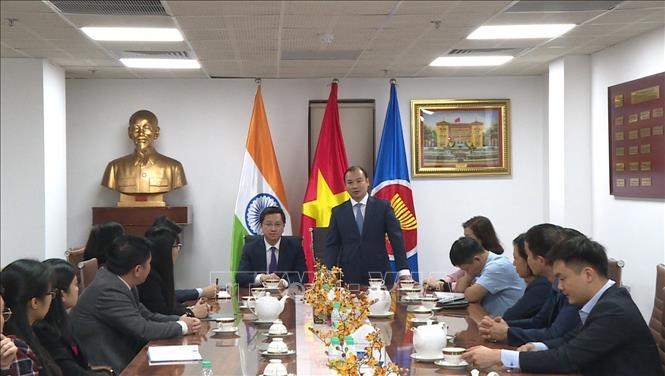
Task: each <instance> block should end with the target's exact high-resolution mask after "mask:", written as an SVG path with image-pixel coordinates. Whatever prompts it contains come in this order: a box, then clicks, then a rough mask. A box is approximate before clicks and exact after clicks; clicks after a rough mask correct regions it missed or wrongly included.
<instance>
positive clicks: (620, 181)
mask: <svg viewBox="0 0 665 376" xmlns="http://www.w3.org/2000/svg"><path fill="white" fill-rule="evenodd" d="M625 186H626V180H625V179H617V187H625Z"/></svg>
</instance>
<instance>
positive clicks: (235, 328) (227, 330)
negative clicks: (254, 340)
mask: <svg viewBox="0 0 665 376" xmlns="http://www.w3.org/2000/svg"><path fill="white" fill-rule="evenodd" d="M212 331H213V332H215V333H235V332H237V331H238V327H237V326H234V327H233V328H230V329H222V328H215V329H213V330H212Z"/></svg>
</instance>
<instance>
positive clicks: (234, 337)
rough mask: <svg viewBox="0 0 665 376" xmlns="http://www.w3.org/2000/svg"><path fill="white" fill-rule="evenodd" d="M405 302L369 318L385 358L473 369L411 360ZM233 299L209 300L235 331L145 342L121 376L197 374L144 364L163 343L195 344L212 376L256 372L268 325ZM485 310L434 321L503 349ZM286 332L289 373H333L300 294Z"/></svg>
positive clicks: (414, 370) (429, 369)
mask: <svg viewBox="0 0 665 376" xmlns="http://www.w3.org/2000/svg"><path fill="white" fill-rule="evenodd" d="M247 292H248V291H247V290H245V289H240V291H239V293H238V296H242V295H247ZM409 306H410V304H408V303H407V302H404V301H403V298H402V296H401V295H400V294H399V292H398V291H393V293H392V303H391V311H393V312H395V315H394V316H393V317H392V318H381V319H376V318H372V319H370V320H371V322H372V324H374V325H375V326H376V327H377V328H378V329H380V333H381V335H382V337H383V339H384V341H385V343H386V344H387V345H386V353H387V355H388V357H389V359H390V360H391V361H392V362H394V363H396V364H397V365H399V366H400V367H401V368H403V369H405V370H407V371H406V372H405V373H406V374H409V375H468V374H469V373H470V371H471V369H472V367H467V368H461V369H459V368H458V369H448V368H442V367H439V366H437V365H435V364H433V363H425V362H417V361H415V360H413V359H411V356H410V355H411V353H412V352H413V345H412V341H413V332H412V330H411V327H412V325H413V323H412V322H411V321H410V319H411V318H412V317H413V314H412V313H411V312H409V310H408V307H409ZM238 307H239V306H238V299H236V298H233V299H218V300H217V302H216V303H215V304H213V312H215V316H235V318H236V325H237V326H238V330H237V332H236V333H231V334H226V333H215V332H214V331H213V329H215V328H216V326H217V324H216V322H215V321H203V323H202V328H201V332H200V333H199V334H198V335H188V336H184V337H181V338H172V339H162V340H154V341H151V342H150V343H148V344H147V345H146V346H145V347H144V348H143V349H142V350H141V351H140V352H139V353H138V354H137V355H136V357H135V358H134V359H133V360H132V362H131V363H130V364H129V365H128V366H127V368H125V369H124V370H123V372H122V373H121V375H126V376H129V375H141V376H144V375H146V376H148V375H155V376H156V375H159V376H179V375H186V376H189V375H191V376H198V375H200V374H201V365H200V363H192V364H172V365H157V366H155V365H152V366H151V365H149V361H148V356H147V350H148V347H149V346H164V345H198V346H199V352H200V354H201V355H202V357H203V359H204V360H209V361H211V363H212V367H213V373H214V374H215V375H261V374H262V372H263V369H264V368H265V366H266V365H267V364H268V361H269V359H268V358H266V357H265V356H263V355H261V352H262V351H264V350H266V348H267V346H268V343H269V342H270V340H271V339H270V338H269V336H268V335H267V332H268V327H269V325H268V326H265V325H263V324H261V325H259V324H257V323H255V322H254V320H256V316H255V315H254V314H253V313H251V312H250V311H248V310H244V309H243V310H241V309H239V308H238ZM485 314H486V312H485V310H484V309H483V308H482V307H481V306H480V305H479V304H469V306H468V307H465V308H455V309H441V310H438V311H435V315H436V316H437V319H438V320H439V321H443V322H445V323H446V324H447V326H448V334H449V335H454V339H453V344H451V343H448V346H457V347H464V348H469V347H472V346H475V345H481V344H482V345H485V346H488V347H491V348H501V347H504V348H505V347H506V345H505V344H497V343H491V342H486V341H484V340H483V339H482V338H481V337H480V334H479V332H478V325H477V323H478V322H479V321H480V320H481V319H482V317H483V316H484V315H485ZM280 319H281V320H282V321H283V322H284V324H285V325H286V327H287V328H288V330H289V332H290V333H292V334H291V335H288V336H286V337H283V338H284V342H285V343H287V345H288V347H289V349H294V350H295V354H294V355H291V356H286V357H281V358H279V359H282V362H283V363H284V364H285V365H286V367H287V369H288V371H289V373H292V374H295V375H306V376H310V375H311V376H314V375H333V374H334V373H333V372H332V371H331V370H329V369H328V368H327V367H326V361H327V358H326V355H325V350H326V348H325V345H324V344H323V342H322V341H321V340H319V339H318V338H317V337H316V336H315V335H314V334H313V333H312V332H311V331H310V329H309V328H312V327H315V328H317V327H322V325H323V324H314V323H313V313H312V308H311V306H310V305H307V304H306V303H304V302H303V301H302V296H299V295H296V296H295V297H293V298H289V299H288V300H287V301H286V303H285V305H284V311H283V312H282V313H281V315H280ZM490 371H495V372H499V373H500V374H502V375H505V374H507V373H510V374H511V375H531V374H530V373H523V372H519V370H508V369H501V368H500V367H496V368H495V369H489V370H487V369H486V370H481V373H480V374H481V375H486V374H487V372H490Z"/></svg>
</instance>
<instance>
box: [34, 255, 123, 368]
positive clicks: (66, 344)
mask: <svg viewBox="0 0 665 376" xmlns="http://www.w3.org/2000/svg"><path fill="white" fill-rule="evenodd" d="M42 263H43V264H44V265H47V266H48V267H50V268H51V270H52V271H53V274H54V278H53V281H54V282H53V287H54V290H55V291H56V294H55V297H54V298H53V301H52V302H51V307H50V309H49V311H48V313H47V314H46V316H45V317H44V319H43V320H41V321H37V322H36V323H35V324H34V325H33V326H32V327H33V329H34V331H35V334H36V335H37V338H39V342H40V343H41V344H42V345H43V346H44V348H45V349H46V350H47V351H48V352H49V353H50V355H51V357H52V358H53V360H54V361H55V362H56V364H57V365H58V366H59V367H60V370H62V373H63V374H64V375H67V376H70V375H71V376H78V375H81V376H90V375H108V374H110V369H109V370H97V371H93V370H92V369H91V368H90V365H89V364H88V358H87V357H86V356H85V350H86V349H84V348H82V347H81V346H80V345H79V343H78V341H76V339H75V338H74V336H73V335H72V328H71V324H70V322H69V314H68V313H67V310H68V309H71V308H72V307H74V306H75V305H76V302H77V301H78V296H79V287H78V278H77V277H76V273H77V270H76V268H75V267H74V266H73V265H72V264H70V263H69V262H67V261H65V260H62V259H56V258H54V259H48V260H45V261H43V262H42Z"/></svg>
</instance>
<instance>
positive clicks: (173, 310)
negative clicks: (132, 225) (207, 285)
mask: <svg viewBox="0 0 665 376" xmlns="http://www.w3.org/2000/svg"><path fill="white" fill-rule="evenodd" d="M146 238H147V239H148V240H150V242H151V244H152V248H151V255H152V260H151V261H150V266H151V270H150V274H148V278H147V279H146V281H145V282H144V283H142V284H140V285H138V286H137V289H138V290H139V299H140V300H141V303H143V305H144V306H145V307H146V308H148V309H149V310H151V311H152V312H158V313H161V314H165V315H178V316H182V315H184V314H187V315H189V316H194V317H198V318H203V317H206V316H207V315H208V305H207V304H206V303H204V302H203V301H202V300H199V302H198V303H196V304H195V305H193V306H192V307H185V306H184V305H182V304H179V303H177V302H176V300H175V282H174V275H173V265H174V263H175V259H176V258H177V257H178V252H179V251H180V245H179V244H180V241H179V239H178V234H177V233H175V232H174V231H173V230H172V229H170V228H168V227H166V226H155V227H151V228H150V229H148V231H147V232H146Z"/></svg>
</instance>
